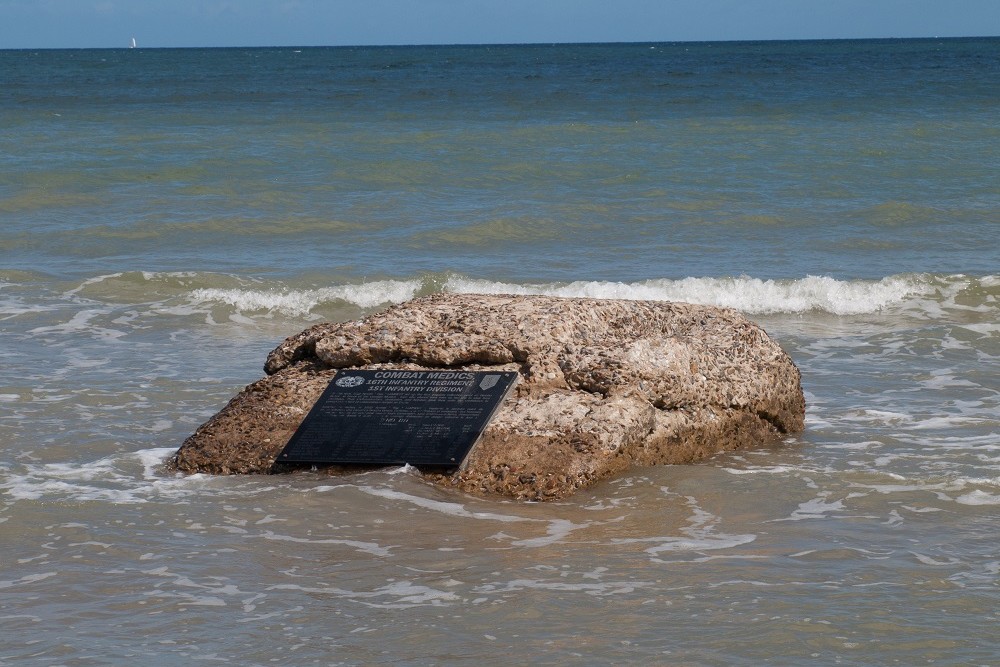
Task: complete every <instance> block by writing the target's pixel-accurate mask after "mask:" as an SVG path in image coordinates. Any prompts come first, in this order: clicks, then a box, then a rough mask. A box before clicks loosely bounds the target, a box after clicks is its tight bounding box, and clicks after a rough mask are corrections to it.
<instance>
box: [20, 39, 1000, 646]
mask: <svg viewBox="0 0 1000 667" xmlns="http://www.w3.org/2000/svg"><path fill="white" fill-rule="evenodd" d="M996 46H997V40H944V41H934V40H903V41H871V42H804V43H745V44H655V45H652V44H645V45H589V46H557V47H541V46H536V47H469V48H466V47H454V48H413V49H403V48H385V49H303V50H301V53H297V52H295V51H294V50H290V49H252V50H240V49H221V50H162V51H161V50H143V49H136V50H128V51H124V50H123V51H49V52H38V53H34V52H30V51H2V52H0V62H2V64H3V67H2V68H0V84H2V87H0V90H2V91H3V93H2V94H0V120H2V122H0V165H2V169H0V222H2V224H0V336H2V340H3V344H2V345H0V364H2V368H3V371H2V374H0V492H2V496H0V544H2V545H3V547H2V550H0V589H2V592H0V618H2V626H0V627H2V628H3V631H2V632H0V664H11V665H14V664H17V665H20V664H26V665H27V664H39V665H42V664H44V665H53V664H66V665H90V664H114V665H125V664H133V663H134V662H135V661H136V659H144V658H150V659H155V660H156V661H157V663H158V664H161V663H162V664H189V663H190V662H191V661H193V660H210V661H215V662H232V663H237V662H238V663H240V664H246V665H264V664H274V663H288V662H291V663H294V664H324V665H335V664H369V663H390V664H414V665H415V664H428V663H431V664H438V663H440V664H472V663H481V662H483V661H489V662H496V663H522V662H525V661H528V660H531V661H533V662H537V663H541V664H620V663H629V662H635V663H643V664H671V665H730V664H759V663H762V662H771V663H776V664H807V663H808V664H815V663H818V664H854V665H872V664H899V665H913V664H931V663H934V664H954V665H977V664H979V665H987V664H995V663H996V662H997V655H998V654H1000V645H998V642H997V641H996V639H995V638H994V636H993V634H995V633H992V632H991V628H992V627H993V626H995V625H996V624H997V620H998V619H997V612H996V609H998V608H1000V604H998V601H1000V600H998V598H1000V596H998V575H1000V556H998V553H1000V551H998V548H997V546H998V543H997V538H996V533H997V526H998V518H1000V515H998V507H1000V417H998V415H1000V382H998V380H997V378H998V377H1000V325H998V321H1000V317H998V315H1000V306H998V297H1000V277H998V275H997V267H998V266H1000V261H998V260H1000V250H998V246H997V244H996V241H995V236H996V229H997V224H998V222H997V221H998V213H1000V189H998V186H997V185H996V183H995V182H994V181H995V179H994V178H993V174H994V173H995V171H996V167H997V165H998V164H1000V134H998V132H997V130H996V128H995V127H994V125H995V123H994V119H995V118H996V113H997V111H1000V109H998V99H1000V98H997V97H996V94H995V91H996V90H1000V85H998V84H1000V60H998V56H997V54H998V53H1000V51H998V50H997V48H996ZM442 290H444V291H458V292H489V293H495V292H514V293H543V294H555V295H572V296H595V297H613V298H642V299H665V300H682V301H691V302H698V303H709V304H716V305H723V306H727V307H734V308H737V309H739V310H741V311H743V312H745V313H747V314H748V315H749V316H750V317H752V318H753V319H755V320H756V321H758V322H760V323H761V324H762V325H763V326H764V327H765V328H766V329H767V330H768V332H769V333H770V334H771V335H772V336H773V337H774V338H776V339H777V340H778V341H779V342H780V343H781V344H782V346H783V347H784V348H785V349H786V350H787V351H788V352H789V354H790V355H791V356H792V358H793V359H794V360H795V362H796V363H797V364H798V365H799V367H800V368H801V370H802V374H803V387H804V389H805V392H806V397H807V402H808V411H807V426H806V430H805V431H804V432H803V433H801V434H798V435H795V436H793V437H790V438H787V439H786V440H785V441H783V442H778V443H762V445H761V447H760V448H758V449H755V450H752V451H743V452H736V453H731V454H725V455H720V456H718V457H716V458H713V459H712V460H710V461H707V462H705V463H703V464H699V465H694V466H676V467H675V466H664V467H656V468H648V469H638V470H634V471H632V472H631V473H630V474H628V475H627V476H625V477H622V478H620V479H615V480H610V481H606V482H603V483H601V484H599V485H597V486H595V487H593V488H591V489H588V490H586V491H584V492H582V493H580V494H578V495H576V496H574V497H573V498H571V499H568V500H566V501H562V502H558V503H545V504H523V503H515V502H505V501H497V500H487V499H481V498H475V497H470V496H464V495H459V494H456V493H452V492H447V491H444V490H441V489H439V488H436V487H434V486H430V485H429V484H427V483H425V482H424V481H422V479H421V478H420V477H419V475H418V474H417V473H416V472H415V471H414V470H412V469H408V468H399V469H389V470H383V471H378V472H371V473H366V474H359V475H352V476H347V477H344V478H328V477H325V476H320V475H316V474H311V473H305V474H301V475H295V476H275V477H232V478H216V477H206V476H201V475H194V476H187V477H185V476H175V475H172V474H169V473H167V472H165V471H164V470H163V467H162V464H163V462H164V461H165V460H167V458H168V457H169V456H170V455H171V454H172V452H173V451H174V450H175V449H176V447H177V446H179V444H180V443H181V442H182V441H183V439H184V438H185V437H187V435H189V434H190V433H191V432H193V431H194V429H195V428H197V426H198V425H199V424H201V423H202V422H203V421H205V420H206V419H207V418H208V417H210V416H211V415H212V414H213V413H214V412H215V411H217V410H218V409H219V408H221V407H222V406H223V405H224V404H225V403H226V401H227V400H229V398H230V397H231V396H232V395H233V394H234V393H235V392H236V391H238V390H239V389H240V388H241V387H242V386H243V385H245V384H247V383H249V382H251V381H253V380H255V379H257V378H258V377H260V376H261V374H262V371H261V365H262V364H263V361H264V357H265V356H266V354H267V352H268V351H269V350H270V349H271V348H273V347H274V346H275V345H276V344H277V343H278V342H280V341H281V340H282V339H283V338H284V337H285V336H287V335H291V334H294V333H297V332H298V331H299V330H301V329H302V328H304V327H305V326H308V325H309V324H311V323H314V322H316V321H320V320H322V319H333V320H347V319H351V318H355V317H359V316H361V315H363V314H365V313H369V312H373V311H375V310H377V309H379V308H382V307H385V306H386V305H388V304H390V303H398V302H400V301H403V300H406V299H408V298H411V297H413V296H416V295H421V294H428V293H433V292H437V291H442Z"/></svg>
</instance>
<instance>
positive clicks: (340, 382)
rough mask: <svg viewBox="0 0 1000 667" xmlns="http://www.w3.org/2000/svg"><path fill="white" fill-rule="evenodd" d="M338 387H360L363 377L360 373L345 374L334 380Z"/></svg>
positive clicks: (363, 381) (363, 380)
mask: <svg viewBox="0 0 1000 667" xmlns="http://www.w3.org/2000/svg"><path fill="white" fill-rule="evenodd" d="M336 383H337V386H338V387H360V386H361V385H363V384H364V383H365V379H364V378H363V377H361V376H360V375H345V376H343V377H339V378H337V380H336Z"/></svg>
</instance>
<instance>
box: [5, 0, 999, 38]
mask: <svg viewBox="0 0 1000 667" xmlns="http://www.w3.org/2000/svg"><path fill="white" fill-rule="evenodd" d="M984 35H988V36H995V35H1000V0H0V49H11V48H29V49H30V48H80V47H124V46H127V45H128V43H129V41H130V39H131V38H132V37H135V39H136V41H137V44H138V45H139V46H140V47H189V46H340V45H372V44H497V43H555V42H646V41H698V40H734V39H831V38H834V39H835V38H866V37H961V36H984Z"/></svg>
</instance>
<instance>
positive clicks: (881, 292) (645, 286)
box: [444, 276, 931, 315]
mask: <svg viewBox="0 0 1000 667" xmlns="http://www.w3.org/2000/svg"><path fill="white" fill-rule="evenodd" d="M444 288H445V290H446V291H450V292H459V293H482V294H546V295H550V296H561V297H592V298H603V299H645V300H654V301H681V302H686V303H697V304H703V305H712V306H722V307H726V308H734V309H736V310H739V311H742V312H744V313H750V314H756V315H761V314H768V313H805V312H810V311H823V312H828V313H833V314H836V315H858V314H863V313H874V312H878V311H880V310H882V309H884V308H886V307H887V306H890V305H894V304H899V303H901V302H903V301H904V300H905V299H906V298H907V297H910V296H913V295H916V294H924V293H927V292H929V291H930V289H931V286H930V284H929V283H928V281H927V280H926V279H921V278H920V277H915V276H889V277H887V278H883V279H882V280H878V281H866V280H853V281H842V280H837V279H835V278H830V277H827V276H806V277H805V278H800V279H797V280H761V279H759V278H751V277H748V276H741V277H739V278H684V279H681V280H668V279H658V280H647V281H643V282H638V283H621V282H600V281H576V282H572V283H569V284H558V283H548V284H534V285H531V284H529V285H519V284H513V283H503V282H493V281H487V280H476V279H471V278H465V277H461V276H452V277H451V278H449V279H448V280H447V282H446V283H445V286H444Z"/></svg>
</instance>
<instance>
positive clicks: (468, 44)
mask: <svg viewBox="0 0 1000 667" xmlns="http://www.w3.org/2000/svg"><path fill="white" fill-rule="evenodd" d="M998 38H1000V35H931V36H908V37H899V36H881V37H790V38H780V39H778V38H766V39H665V40H626V41H621V40H611V41H559V40H556V41H551V42H548V41H546V42H428V43H417V42H412V43H411V42H386V43H382V44H363V43H358V44H232V45H227V46H221V45H199V46H194V45H189V46H138V45H137V46H134V47H133V46H130V45H129V44H126V45H124V46H20V47H0V51H88V50H94V51H99V50H112V51H113V50H119V49H127V50H142V49H147V50H153V49H337V48H346V49H355V48H387V47H400V48H423V47H483V46H486V47H500V46H504V47H506V46H585V45H619V44H620V45H626V44H741V43H743V44H747V43H776V42H875V41H907V40H910V41H932V40H961V39H998Z"/></svg>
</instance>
